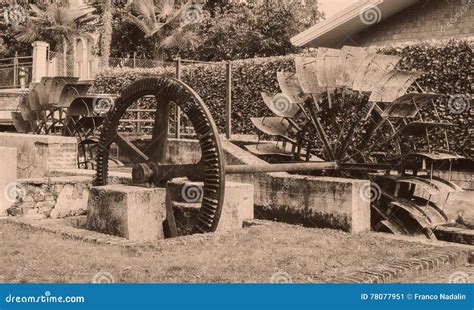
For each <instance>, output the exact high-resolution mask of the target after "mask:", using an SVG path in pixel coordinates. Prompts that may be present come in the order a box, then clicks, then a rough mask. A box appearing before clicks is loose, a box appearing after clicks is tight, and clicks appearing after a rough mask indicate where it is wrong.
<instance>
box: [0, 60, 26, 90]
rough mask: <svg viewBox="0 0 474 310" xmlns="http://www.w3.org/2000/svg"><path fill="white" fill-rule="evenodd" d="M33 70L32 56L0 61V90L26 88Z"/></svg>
mask: <svg viewBox="0 0 474 310" xmlns="http://www.w3.org/2000/svg"><path fill="white" fill-rule="evenodd" d="M32 68H33V57H32V56H18V54H15V57H10V58H3V59H0V88H20V87H22V86H23V87H28V85H29V83H30V81H31V75H32Z"/></svg>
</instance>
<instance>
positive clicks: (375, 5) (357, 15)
mask: <svg viewBox="0 0 474 310" xmlns="http://www.w3.org/2000/svg"><path fill="white" fill-rule="evenodd" d="M418 1H419V0H359V2H357V3H355V4H353V5H351V6H349V7H347V8H346V9H344V10H342V11H341V12H339V13H337V14H335V15H334V16H332V17H331V18H328V19H326V20H324V21H322V22H320V23H318V24H316V25H314V26H313V27H311V28H309V29H307V30H305V31H303V32H301V33H299V34H297V35H296V36H294V37H292V38H291V43H293V45H295V46H300V47H335V48H336V47H339V46H341V45H342V44H343V43H344V42H345V41H346V40H347V38H348V37H349V36H350V35H353V34H355V33H358V32H360V31H362V30H365V29H367V28H369V27H370V26H372V25H374V24H376V23H379V22H381V21H382V20H384V19H386V18H388V17H390V16H392V15H394V14H396V13H398V12H400V11H402V10H404V9H406V8H408V7H410V6H412V5H414V4H416V3H417V2H418Z"/></svg>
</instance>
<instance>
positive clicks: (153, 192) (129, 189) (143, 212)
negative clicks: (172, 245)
mask: <svg viewBox="0 0 474 310" xmlns="http://www.w3.org/2000/svg"><path fill="white" fill-rule="evenodd" d="M165 219H166V189H164V188H142V187H133V186H124V185H107V186H97V187H93V188H92V189H91V192H90V196H89V204H88V215H87V229H90V230H94V231H97V232H101V233H105V234H109V235H114V236H119V237H124V238H127V239H129V240H136V241H153V240H158V239H163V238H164V232H163V221H164V220H165Z"/></svg>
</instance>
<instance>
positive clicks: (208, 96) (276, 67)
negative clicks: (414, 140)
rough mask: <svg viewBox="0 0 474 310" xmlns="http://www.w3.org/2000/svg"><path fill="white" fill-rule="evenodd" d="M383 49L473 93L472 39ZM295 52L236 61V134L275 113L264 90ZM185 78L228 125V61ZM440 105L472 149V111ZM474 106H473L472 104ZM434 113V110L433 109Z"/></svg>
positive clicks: (122, 81)
mask: <svg viewBox="0 0 474 310" xmlns="http://www.w3.org/2000/svg"><path fill="white" fill-rule="evenodd" d="M380 52H382V53H385V54H396V55H400V56H402V60H401V62H400V68H401V69H404V70H412V69H415V70H421V71H424V72H426V74H425V75H424V76H423V77H422V78H420V80H419V83H420V85H421V86H422V87H423V88H424V89H426V90H432V91H434V92H437V93H442V94H446V95H456V94H464V95H468V96H469V97H470V96H471V94H472V89H471V87H472V74H473V68H472V66H473V63H472V60H473V57H472V56H473V51H472V43H469V42H466V41H450V42H445V43H443V44H428V43H423V44H415V45H409V46H400V47H391V48H383V49H381V50H380ZM294 57H295V55H288V56H280V57H269V58H255V59H246V60H238V61H234V62H233V63H232V67H233V70H232V72H233V73H232V74H233V91H232V97H233V112H232V127H233V132H234V133H245V134H251V133H256V129H255V128H254V127H253V125H252V123H251V122H250V117H253V116H262V115H265V114H270V113H269V111H268V109H267V108H266V106H265V105H264V103H263V102H262V99H261V97H260V92H262V91H266V92H278V91H279V89H278V83H277V81H276V72H277V71H294V64H293V59H294ZM163 73H165V74H169V75H173V74H174V68H172V67H170V68H167V69H158V68H157V69H147V70H141V69H133V70H132V69H129V70H124V69H121V70H119V71H117V70H112V71H106V72H103V73H101V74H99V76H98V77H97V79H96V81H95V87H96V88H97V90H99V91H106V92H118V91H120V89H121V88H122V87H123V86H125V85H127V84H128V83H130V82H131V81H132V80H135V79H137V78H138V77H141V76H149V75H153V74H163ZM182 76H183V80H184V81H185V82H187V83H188V84H190V85H191V86H192V87H193V88H194V89H195V90H196V91H197V92H198V93H199V94H200V95H201V96H202V98H203V99H204V101H205V103H206V104H207V105H208V106H209V108H210V110H211V112H212V114H213V116H214V118H215V120H216V123H217V125H218V127H219V129H220V130H222V131H223V130H224V125H225V123H224V122H225V115H224V114H225V113H224V104H225V63H220V64H216V65H192V66H185V67H184V68H183V75H182ZM438 110H439V113H440V114H441V117H442V118H443V119H444V120H449V121H452V122H454V123H455V124H456V125H458V127H457V129H456V130H455V131H454V132H452V135H451V136H452V137H453V139H454V140H453V145H454V146H458V147H462V148H463V149H464V150H465V149H467V148H469V147H470V146H469V140H470V139H472V133H471V136H470V134H469V131H468V130H469V128H471V127H472V123H471V122H472V116H470V114H469V113H470V111H469V110H467V111H465V112H464V113H461V114H453V113H450V111H449V109H448V107H447V100H442V101H440V102H439V103H438ZM471 111H472V109H471ZM433 113H434V112H433Z"/></svg>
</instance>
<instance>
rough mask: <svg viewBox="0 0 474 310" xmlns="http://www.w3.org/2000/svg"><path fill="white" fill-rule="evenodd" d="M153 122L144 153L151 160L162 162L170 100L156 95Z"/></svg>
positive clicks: (165, 144) (166, 141)
mask: <svg viewBox="0 0 474 310" xmlns="http://www.w3.org/2000/svg"><path fill="white" fill-rule="evenodd" d="M155 98H156V113H155V123H154V125H153V135H152V139H151V141H150V144H149V145H148V146H147V148H146V150H145V151H146V154H147V155H148V156H149V157H150V160H151V161H154V162H159V163H164V162H165V161H166V154H167V152H168V126H169V111H170V100H169V99H168V98H166V97H158V96H156V97H155Z"/></svg>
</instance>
